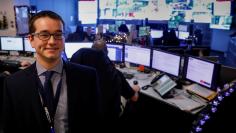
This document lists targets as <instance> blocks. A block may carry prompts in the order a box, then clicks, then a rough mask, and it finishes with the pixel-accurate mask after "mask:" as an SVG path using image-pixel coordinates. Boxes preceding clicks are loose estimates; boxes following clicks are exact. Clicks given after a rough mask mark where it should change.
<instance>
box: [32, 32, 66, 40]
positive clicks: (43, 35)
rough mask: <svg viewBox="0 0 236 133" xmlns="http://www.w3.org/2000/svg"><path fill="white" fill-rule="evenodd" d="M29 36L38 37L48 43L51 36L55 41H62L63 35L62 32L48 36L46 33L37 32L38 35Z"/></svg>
mask: <svg viewBox="0 0 236 133" xmlns="http://www.w3.org/2000/svg"><path fill="white" fill-rule="evenodd" d="M31 35H33V36H36V37H38V38H39V39H40V40H42V41H48V40H49V39H50V38H51V36H53V38H54V39H55V40H62V39H63V38H64V33H62V32H56V33H53V34H50V33H48V32H39V33H32V34H31Z"/></svg>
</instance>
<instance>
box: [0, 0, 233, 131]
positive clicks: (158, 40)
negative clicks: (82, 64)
mask: <svg viewBox="0 0 236 133" xmlns="http://www.w3.org/2000/svg"><path fill="white" fill-rule="evenodd" d="M2 3H3V4H4V5H7V6H6V7H8V9H6V8H5V7H2V5H3V4H2ZM196 3H199V4H196ZM0 5H1V6H0V7H1V9H2V11H1V12H0V16H1V15H2V16H6V18H7V21H9V22H7V26H6V25H5V24H3V23H6V22H5V19H4V20H1V18H0V20H1V21H0V22H1V23H0V24H1V25H0V39H1V41H0V45H1V47H0V50H1V51H0V71H1V74H3V76H2V75H1V82H0V83H1V85H2V84H3V83H2V81H3V80H4V78H5V77H7V76H9V75H6V76H5V74H6V71H7V72H9V73H8V74H14V73H15V72H17V71H20V70H22V69H25V68H24V67H22V66H21V62H22V61H27V62H29V63H31V64H32V63H34V62H35V56H37V55H36V51H35V49H34V48H32V47H31V45H30V43H29V40H28V38H27V37H26V35H27V34H28V28H26V27H27V25H28V23H27V21H28V19H29V18H30V17H31V16H32V15H34V14H35V13H37V12H40V11H42V10H52V11H55V12H57V13H58V14H59V15H61V16H62V18H63V19H64V20H65V33H64V37H65V40H66V41H65V50H64V54H63V55H62V57H63V58H64V57H65V58H67V59H68V61H69V60H70V58H71V57H72V55H73V54H74V53H75V52H76V51H78V50H79V49H81V48H91V47H92V44H93V41H94V40H95V39H96V35H98V34H101V35H102V36H103V39H104V40H105V41H106V46H107V51H108V55H107V56H108V57H109V59H110V60H111V61H112V62H113V63H114V64H115V66H116V68H117V69H118V70H119V71H120V72H122V74H123V75H124V77H126V80H127V81H128V83H129V84H130V86H132V85H134V83H138V85H139V86H140V88H141V89H140V92H139V99H138V101H137V102H135V103H134V102H128V103H127V105H126V108H125V111H124V113H123V115H122V116H121V118H120V119H121V123H120V124H121V125H122V126H124V127H128V124H127V123H129V124H130V123H131V125H136V126H137V127H138V129H144V130H146V131H153V130H158V131H166V132H177V133H189V132H190V131H192V132H195V131H193V130H195V128H196V127H198V126H199V125H197V124H196V123H198V122H199V120H200V119H201V118H200V117H199V116H200V115H201V114H202V113H204V112H206V110H207V108H209V106H210V105H212V103H213V101H214V100H215V99H217V97H218V96H219V95H221V94H223V95H225V94H224V92H225V93H226V92H227V90H230V89H229V87H225V85H227V84H229V83H232V81H233V80H235V79H236V76H235V75H236V68H235V67H236V65H235V64H236V63H235V59H236V58H235V57H236V56H235V52H236V49H235V48H236V46H235V44H236V41H235V36H230V34H232V33H233V32H235V27H236V26H235V11H236V10H235V5H236V4H235V1H218V0H215V1H207V0H206V1H198V0H196V1H195V0H190V1H178V2H177V1H161V0H153V1H132V2H131V1H116V2H115V1H109V0H108V1H107V0H106V1H103V0H101V1H99V0H93V1H77V0H73V1H70V2H68V1H66V0H62V1H61V2H60V4H59V5H58V4H56V3H54V2H53V1H48V2H45V1H40V2H39V1H38V0H30V1H25V2H23V3H21V2H19V1H16V0H12V3H9V2H7V0H3V1H1V2H0ZM125 5H127V6H125ZM10 7H12V8H10ZM72 7H73V8H72ZM88 8H89V9H91V11H89V12H88ZM222 8H223V9H225V10H221V9H222ZM11 9H12V10H11ZM199 10H201V12H199ZM22 14H23V15H22ZM12 16H14V17H12ZM20 20H22V21H20ZM78 25H79V26H81V27H82V30H83V34H84V36H85V37H84V38H85V39H83V40H80V41H70V40H69V39H68V37H69V35H70V34H72V33H73V32H75V31H76V28H77V26H78ZM121 25H126V26H127V29H128V32H127V31H126V30H122V28H119V27H120V26H121ZM166 31H167V34H168V35H166V37H164V36H165V34H166V33H165V32H166ZM172 31H173V32H172ZM171 32H172V33H174V34H175V35H174V37H173V36H172V35H170V34H171ZM81 34H82V33H81ZM51 36H52V35H51ZM231 86H233V85H231ZM1 88H2V86H1ZM0 94H1V92H0ZM0 96H1V95H0ZM231 97H234V94H233V95H232V96H231ZM228 99H233V98H228ZM223 103H224V102H222V105H221V106H224V105H226V104H223ZM0 104H1V100H0ZM0 107H1V106H0ZM222 108H223V107H222ZM0 109H1V108H0ZM220 110H221V109H220ZM229 112H230V113H231V114H233V113H232V111H229ZM220 113H221V112H220ZM213 116H215V115H213ZM223 116H224V112H223V111H222V114H221V117H222V118H221V117H219V119H218V118H216V119H212V121H214V120H215V121H216V122H215V123H217V122H218V124H219V123H220V122H219V121H220V120H221V119H223ZM232 116H233V115H232ZM153 121H154V122H153ZM180 121H181V122H180ZM211 123H214V122H211ZM207 125H209V126H207ZM213 125H214V124H212V125H210V124H206V125H204V126H205V128H206V131H207V130H208V131H209V132H211V130H210V128H211V127H214V126H213ZM232 126H233V124H232ZM0 127H1V126H0ZM165 127H170V128H168V129H166V128H165ZM202 127H203V126H202ZM207 127H208V128H207ZM229 131H230V130H229ZM0 132H1V130H0Z"/></svg>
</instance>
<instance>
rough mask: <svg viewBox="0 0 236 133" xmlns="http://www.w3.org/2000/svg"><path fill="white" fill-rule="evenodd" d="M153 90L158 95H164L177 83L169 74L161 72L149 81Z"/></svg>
mask: <svg viewBox="0 0 236 133" xmlns="http://www.w3.org/2000/svg"><path fill="white" fill-rule="evenodd" d="M151 85H152V86H153V89H154V91H156V92H157V93H158V94H160V96H164V95H165V94H166V93H167V92H169V91H170V90H171V89H173V88H174V87H175V86H176V85H177V83H176V82H175V81H174V80H172V79H171V78H170V77H169V76H167V75H165V74H163V75H159V76H158V77H155V78H154V79H153V80H152V81H151Z"/></svg>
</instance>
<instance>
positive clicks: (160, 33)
mask: <svg viewBox="0 0 236 133" xmlns="http://www.w3.org/2000/svg"><path fill="white" fill-rule="evenodd" d="M151 36H152V38H161V37H162V36H163V31H162V30H154V29H151Z"/></svg>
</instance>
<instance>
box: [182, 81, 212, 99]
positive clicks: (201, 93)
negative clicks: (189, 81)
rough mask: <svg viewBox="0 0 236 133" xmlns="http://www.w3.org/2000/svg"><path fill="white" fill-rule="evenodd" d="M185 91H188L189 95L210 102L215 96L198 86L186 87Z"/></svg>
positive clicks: (210, 91)
mask: <svg viewBox="0 0 236 133" xmlns="http://www.w3.org/2000/svg"><path fill="white" fill-rule="evenodd" d="M186 90H187V91H189V92H190V93H194V94H197V95H199V96H201V97H203V98H205V99H207V100H209V101H210V100H212V99H213V98H214V97H215V96H216V92H215V91H212V90H210V89H207V88H205V87H202V86H200V85H198V84H193V85H190V86H189V87H186Z"/></svg>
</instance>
